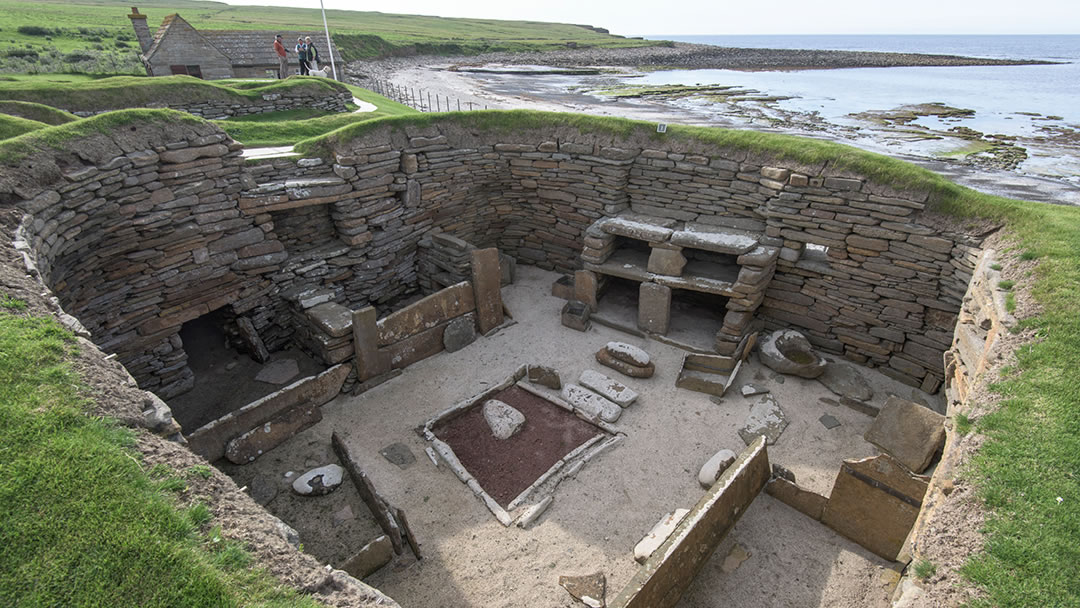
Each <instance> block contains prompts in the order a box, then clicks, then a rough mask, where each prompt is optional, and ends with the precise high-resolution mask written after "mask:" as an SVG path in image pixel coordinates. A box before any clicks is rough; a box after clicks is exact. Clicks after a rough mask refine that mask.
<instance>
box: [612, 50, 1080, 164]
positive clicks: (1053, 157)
mask: <svg viewBox="0 0 1080 608" xmlns="http://www.w3.org/2000/svg"><path fill="white" fill-rule="evenodd" d="M648 38H653V39H668V40H677V41H680V42H692V43H698V44H712V45H717V46H727V47H745V48H775V49H821V50H844V51H885V52H899V53H923V54H946V55H964V56H969V57H988V58H995V59H1034V60H1045V61H1054V62H1059V63H1057V64H1054V65H1021V66H950V67H896V68H849V69H829V70H800V71H789V72H743V71H735V70H711V69H704V70H666V71H657V72H652V73H648V74H646V75H645V76H643V77H641V78H635V79H633V81H632V82H633V84H650V85H672V84H683V85H697V84H700V85H711V84H720V85H734V86H739V87H744V88H749V89H755V90H758V91H760V92H762V93H764V94H766V95H769V96H790V97H791V99H787V100H782V101H778V102H776V104H777V106H778V107H780V108H781V109H783V110H786V111H790V112H803V113H812V112H816V113H817V114H818V115H820V116H821V117H822V118H824V119H826V120H828V121H830V122H832V123H835V124H841V125H844V124H847V125H857V124H858V120H857V119H856V118H854V117H852V116H851V115H852V114H856V113H861V112H867V111H884V110H892V109H895V108H899V107H901V106H905V105H917V104H924V103H943V104H945V105H947V106H950V107H954V108H964V109H970V110H974V111H975V115H974V116H973V117H970V118H964V119H962V120H957V119H955V118H950V119H947V120H944V121H943V120H940V119H938V118H935V117H922V118H919V119H918V120H917V121H916V124H919V125H922V126H925V127H929V128H932V129H948V128H950V127H952V126H958V125H959V126H964V127H969V128H971V129H974V130H976V131H979V132H982V133H987V134H1002V135H1008V136H1019V137H1023V138H1039V137H1042V136H1045V135H1047V134H1050V133H1051V132H1052V131H1059V130H1060V129H1062V128H1064V129H1073V130H1080V36H1077V35H1045V36H1042V35H998V36H970V35H964V36H945V35H908V36H896V35H881V36H856V35H836V36H674V37H672V36H648ZM629 83H630V81H628V84H629ZM1070 147H1071V146H1070ZM1031 152H1033V153H1034V157H1033V158H1031V159H1029V161H1028V162H1025V168H1026V169H1028V170H1035V171H1036V172H1038V173H1043V174H1050V175H1054V174H1056V175H1062V176H1076V175H1077V174H1080V159H1077V158H1076V157H1075V153H1073V152H1072V151H1071V150H1070V151H1064V150H1060V149H1058V150H1031ZM1038 157H1043V158H1042V159H1040V158H1038Z"/></svg>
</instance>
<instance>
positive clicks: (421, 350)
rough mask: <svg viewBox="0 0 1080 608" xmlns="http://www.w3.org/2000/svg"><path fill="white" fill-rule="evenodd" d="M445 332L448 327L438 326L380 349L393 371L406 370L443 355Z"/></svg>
mask: <svg viewBox="0 0 1080 608" xmlns="http://www.w3.org/2000/svg"><path fill="white" fill-rule="evenodd" d="M444 331H446V325H445V324H443V325H438V326H436V327H432V328H431V329H428V330H425V331H422V332H420V333H418V334H416V335H414V336H410V337H408V338H405V339H404V340H402V341H401V342H397V343H395V344H392V345H390V346H387V347H386V348H380V349H379V352H380V353H381V354H383V355H384V356H386V357H387V359H388V360H389V364H390V368H391V369H404V368H406V367H408V366H410V365H412V364H413V363H416V362H417V361H423V360H424V359H427V358H428V357H431V356H433V355H437V354H439V353H441V352H442V350H443V332H444Z"/></svg>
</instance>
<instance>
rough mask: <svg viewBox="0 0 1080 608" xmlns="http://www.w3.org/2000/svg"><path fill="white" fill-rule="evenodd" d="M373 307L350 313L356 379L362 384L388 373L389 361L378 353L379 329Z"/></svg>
mask: <svg viewBox="0 0 1080 608" xmlns="http://www.w3.org/2000/svg"><path fill="white" fill-rule="evenodd" d="M377 321H378V318H377V315H376V313H375V307H374V306H368V307H366V308H361V309H360V310H354V311H353V313H352V330H353V349H354V351H355V353H356V356H355V362H356V378H357V380H358V381H359V382H363V381H364V380H367V379H369V378H374V377H375V376H380V375H382V374H385V373H386V372H388V371H390V360H389V359H388V358H387V357H386V356H384V355H383V353H381V352H379V328H378V325H377V324H376V323H377Z"/></svg>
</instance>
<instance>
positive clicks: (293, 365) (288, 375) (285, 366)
mask: <svg viewBox="0 0 1080 608" xmlns="http://www.w3.org/2000/svg"><path fill="white" fill-rule="evenodd" d="M299 373H300V366H299V364H297V362H296V359H280V360H278V361H274V362H273V363H267V364H266V365H265V366H263V368H262V369H261V370H259V373H258V374H255V380H256V381H257V382H265V383H267V384H278V385H280V384H285V383H286V382H288V381H289V380H292V379H293V378H295V377H296V376H297V375H298V374H299Z"/></svg>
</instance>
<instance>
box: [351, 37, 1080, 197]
mask: <svg viewBox="0 0 1080 608" xmlns="http://www.w3.org/2000/svg"><path fill="white" fill-rule="evenodd" d="M1025 50H1026V51H1027V52H1031V53H1033V54H1034V53H1035V51H1031V50H1028V49H1025ZM1016 52H1020V51H1016ZM1033 56H1034V55H1033ZM1070 59H1072V58H1071V56H1069V55H1068V54H1065V56H1064V57H1063V58H1062V57H1059V56H1058V55H1052V56H1051V57H1050V58H1049V59H1048V58H1047V57H1038V56H1036V57H1035V59H1017V58H1002V57H962V56H957V55H947V54H934V53H929V54H917V53H909V52H867V51H835V50H822V49H810V50H805V49H762V48H729V47H718V46H711V45H701V44H687V43H674V45H673V46H671V47H646V48H634V49H572V50H565V51H554V52H547V53H522V54H510V53H490V54H486V55H478V56H468V57H433V56H415V57H395V58H387V59H382V60H377V61H362V62H353V63H352V64H350V65H349V66H348V69H347V71H346V74H347V76H348V78H349V79H350V80H351V81H352V82H354V83H356V84H359V85H361V86H367V87H369V88H372V89H373V90H376V91H380V90H382V91H386V90H387V88H388V87H395V88H396V89H397V90H400V91H406V92H407V93H406V96H407V98H406V99H405V101H407V102H409V105H413V106H414V107H422V109H424V110H425V111H428V110H429V109H430V110H432V111H434V110H438V111H445V110H447V109H450V110H458V109H461V110H478V109H532V110H542V111H551V112H574V113H585V114H591V115H597V116H615V117H622V118H629V119H634V120H643V121H649V122H657V123H669V124H684V125H694V126H713V127H724V128H750V129H755V130H761V131H770V132H781V133H788V134H794V135H801V136H808V137H815V138H823V139H828V140H832V141H837V142H840V143H845V144H849V145H854V146H857V147H860V148H863V149H867V150H870V151H873V152H878V153H882V154H887V155H890V156H894V157H898V158H901V159H903V160H908V161H910V162H914V163H916V164H920V165H922V166H924V167H926V168H928V169H931V170H934V171H936V172H938V173H941V174H943V175H945V176H946V177H948V178H949V179H951V180H953V181H956V182H957V183H960V184H962V185H966V186H968V187H972V188H975V189H977V190H981V191H984V192H989V193H991V194H999V195H1002V196H1009V197H1014V198H1021V199H1026V200H1036V201H1041V202H1049V203H1056V204H1072V205H1078V204H1080V117H1074V116H1069V115H1056V113H1057V112H1062V113H1063V114H1064V112H1065V111H1064V110H1062V109H1061V105H1062V103H1064V104H1068V103H1069V102H1068V101H1067V97H1066V96H1059V97H1061V98H1063V99H1065V100H1066V101H1064V102H1062V103H1058V104H1056V105H1055V104H1054V103H1053V101H1054V100H1050V101H1045V100H1042V101H1043V104H1044V105H1045V106H1046V107H1047V108H1049V109H1048V110H1046V111H1044V112H1042V113H1040V112H1038V111H1031V109H1032V107H1034V108H1039V107H1041V106H1038V105H1035V106H1031V105H1030V104H1029V103H1028V100H1027V99H1026V98H1024V97H1022V96H1023V95H1024V94H1025V91H1024V90H1023V86H1022V85H1021V86H1020V87H1018V88H1019V89H1020V90H1018V91H1017V92H1016V93H1015V95H1016V97H1017V98H1016V99H1012V98H1008V99H1006V98H1004V97H1005V96H1003V95H1002V94H1001V92H1000V90H985V91H982V92H981V93H980V90H981V87H982V82H983V81H982V80H980V79H985V80H986V82H988V83H989V85H987V86H990V85H993V84H994V80H995V79H996V80H1002V78H1003V77H1004V78H1005V80H1006V82H1003V83H998V86H999V89H1005V90H1008V86H1009V85H1008V82H1007V79H1008V78H1025V77H1026V78H1028V79H1031V80H1036V81H1042V80H1048V77H1047V76H1043V74H1048V75H1050V76H1051V77H1053V76H1054V75H1056V74H1062V75H1063V76H1060V77H1059V78H1065V79H1067V80H1071V76H1070V75H1071V74H1072V73H1073V71H1075V67H1076V66H1075V65H1073V64H1071V63H1068V61H1069V60H1070ZM958 78H968V79H970V82H968V81H963V84H965V85H967V86H968V88H969V89H971V91H970V93H971V96H972V97H975V99H969V98H965V97H963V96H961V97H960V99H959V102H958V103H957V104H956V105H955V106H954V105H951V104H949V103H943V102H942V101H941V99H949V97H950V95H951V94H952V92H950V91H947V90H944V89H945V84H947V83H949V82H951V81H954V80H957V79H958ZM1049 80H1051V81H1052V78H1049ZM821 83H824V84H821ZM943 83H944V84H943ZM1014 88H1017V87H1014ZM845 93H850V95H848V94H845ZM980 94H982V95H983V96H984V97H986V98H990V99H995V100H997V101H998V103H999V105H1008V104H1014V105H1015V106H1016V107H1015V109H1009V110H1003V109H1001V108H999V107H995V108H985V107H982V106H978V108H977V110H973V109H970V108H968V107H967V106H969V105H977V103H978V101H979V99H978V95H980ZM1026 94H1027V95H1028V97H1032V98H1036V100H1039V97H1038V95H1035V93H1034V92H1031V91H1027V92H1026ZM429 101H430V103H431V107H430V108H428V103H429ZM860 104H861V105H860ZM448 106H449V107H448ZM1067 109H1068V107H1066V110H1067Z"/></svg>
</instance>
